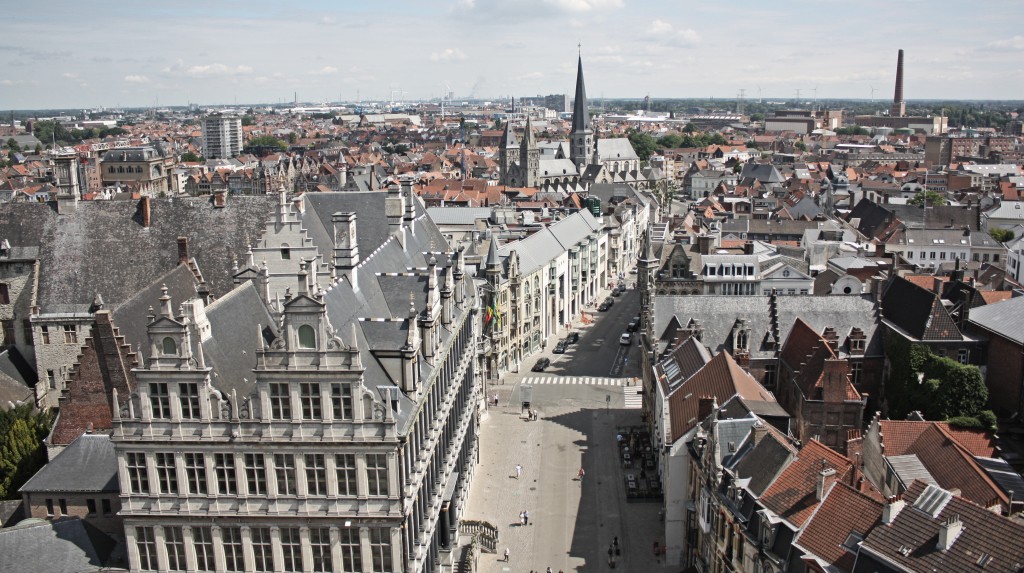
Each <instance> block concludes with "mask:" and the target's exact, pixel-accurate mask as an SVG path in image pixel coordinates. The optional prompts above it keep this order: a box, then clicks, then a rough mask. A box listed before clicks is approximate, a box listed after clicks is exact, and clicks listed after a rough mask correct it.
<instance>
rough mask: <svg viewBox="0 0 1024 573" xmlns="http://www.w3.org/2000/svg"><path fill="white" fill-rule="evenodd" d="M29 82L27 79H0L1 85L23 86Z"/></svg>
mask: <svg viewBox="0 0 1024 573" xmlns="http://www.w3.org/2000/svg"><path fill="white" fill-rule="evenodd" d="M27 83H29V82H27V81H25V80H0V86H21V85H25V84H27Z"/></svg>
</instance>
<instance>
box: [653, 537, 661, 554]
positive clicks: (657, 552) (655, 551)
mask: <svg viewBox="0 0 1024 573" xmlns="http://www.w3.org/2000/svg"><path fill="white" fill-rule="evenodd" d="M660 553H661V552H660V551H658V542H657V541H655V542H654V556H655V557H657V556H658V555H659V554H660Z"/></svg>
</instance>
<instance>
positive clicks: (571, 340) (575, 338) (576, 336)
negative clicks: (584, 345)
mask: <svg viewBox="0 0 1024 573" xmlns="http://www.w3.org/2000/svg"><path fill="white" fill-rule="evenodd" d="M579 341H580V333H578V332H570V333H569V336H566V337H565V343H566V344H576V343H577V342H579Z"/></svg>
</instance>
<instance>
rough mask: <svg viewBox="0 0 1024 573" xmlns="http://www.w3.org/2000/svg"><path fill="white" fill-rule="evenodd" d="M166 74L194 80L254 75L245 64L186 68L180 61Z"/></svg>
mask: <svg viewBox="0 0 1024 573" xmlns="http://www.w3.org/2000/svg"><path fill="white" fill-rule="evenodd" d="M163 72H164V73H165V74H171V75H176V76H189V77H193V78H209V77H215V76H242V75H248V74H251V73H252V67H251V66H246V65H244V64H242V65H238V66H229V65H226V64H221V63H213V64H203V65H194V66H186V65H185V64H184V62H182V61H181V60H178V61H177V62H175V63H174V65H171V66H168V67H166V68H164V69H163Z"/></svg>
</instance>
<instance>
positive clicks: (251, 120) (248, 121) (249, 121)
mask: <svg viewBox="0 0 1024 573" xmlns="http://www.w3.org/2000/svg"><path fill="white" fill-rule="evenodd" d="M242 125H243V126H247V125H256V116H253V115H243V116H242Z"/></svg>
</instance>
